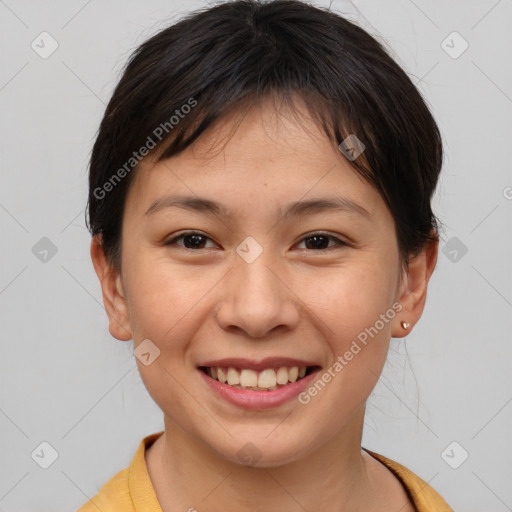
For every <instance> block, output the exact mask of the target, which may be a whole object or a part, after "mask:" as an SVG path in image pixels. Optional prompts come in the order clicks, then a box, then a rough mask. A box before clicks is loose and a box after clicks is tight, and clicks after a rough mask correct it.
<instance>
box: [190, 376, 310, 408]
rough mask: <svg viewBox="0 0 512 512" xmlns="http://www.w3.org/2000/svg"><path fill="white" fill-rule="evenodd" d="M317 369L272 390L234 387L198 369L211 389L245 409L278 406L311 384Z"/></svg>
mask: <svg viewBox="0 0 512 512" xmlns="http://www.w3.org/2000/svg"><path fill="white" fill-rule="evenodd" d="M318 371H319V370H316V371H314V372H313V373H311V374H309V375H308V376H306V377H304V378H302V379H300V380H298V381H296V382H291V383H289V384H287V385H286V386H284V387H282V388H279V389H274V390H272V391H252V390H244V389H238V388H234V387H233V386H230V385H229V384H223V383H222V382H219V381H218V380H215V379H212V378H211V377H208V375H206V373H204V372H203V371H201V370H198V372H199V373H200V374H201V377H202V378H203V379H204V381H205V382H206V384H208V386H210V388H211V389H213V390H214V391H215V392H216V393H218V394H219V395H220V396H221V397H222V398H224V399H225V400H227V401H228V402H230V403H232V404H233V405H237V406H239V407H243V408H245V409H270V408H271V407H278V406H280V405H282V404H284V403H286V402H288V401H289V400H292V399H293V398H295V397H297V396H298V395H300V393H302V392H303V391H305V390H306V389H307V388H308V387H309V386H310V385H311V381H312V380H313V379H314V378H315V375H316V374H317V373H318Z"/></svg>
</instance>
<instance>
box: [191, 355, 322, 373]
mask: <svg viewBox="0 0 512 512" xmlns="http://www.w3.org/2000/svg"><path fill="white" fill-rule="evenodd" d="M201 366H208V367H210V368H211V367H217V368H219V367H220V368H246V369H248V370H255V371H259V370H265V369H266V368H281V367H283V366H286V367H292V366H297V367H299V368H300V367H302V366H319V365H318V364H317V363H315V362H313V361H304V360H301V359H293V358H291V357H266V358H265V359H260V360H254V359H245V358H239V357H228V358H226V359H216V360H214V361H205V362H204V363H201V364H200V365H199V367H201Z"/></svg>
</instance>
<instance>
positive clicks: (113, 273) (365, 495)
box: [91, 101, 438, 512]
mask: <svg viewBox="0 0 512 512" xmlns="http://www.w3.org/2000/svg"><path fill="white" fill-rule="evenodd" d="M301 113H302V114H303V115H302V118H301V120H300V122H298V120H297V119H296V118H295V117H293V116H292V115H291V114H290V113H289V112H287V111H286V109H284V108H281V109H280V110H279V115H276V107H275V104H274V103H272V102H270V101H263V102H261V103H260V104H258V105H257V106H255V107H253V108H251V109H250V110H249V111H248V112H247V113H246V114H245V116H244V117H243V119H242V120H241V122H240V123H239V124H238V126H237V128H236V130H234V129H233V128H232V126H233V123H234V122H236V121H238V120H240V118H239V117H237V116H236V115H235V113H233V114H230V115H229V116H226V117H224V118H223V119H222V120H220V121H219V122H218V123H217V125H216V126H215V128H214V129H211V130H209V131H208V132H207V133H206V134H204V135H203V136H202V137H201V138H200V139H198V140H197V141H196V142H195V143H194V144H193V145H192V146H191V147H189V148H188V149H187V150H186V151H185V152H183V153H181V154H179V155H177V156H175V157H173V158H171V159H168V160H165V161H162V162H159V163H156V162H155V161H154V160H150V159H148V158H147V159H146V160H145V161H143V162H142V163H141V166H140V168H139V169H137V173H138V174H137V175H136V180H135V181H134V182H133V183H132V186H131V188H130V190H129V194H128V197H127V202H126V206H125V212H124V218H123V231H122V253H121V254H122V271H121V272H119V271H118V270H116V269H115V268H113V267H112V266H111V265H110V263H109V261H108V260H107V258H106V257H105V254H104V252H103V250H102V248H101V243H100V242H101V239H100V238H99V237H94V238H93V240H92V244H91V256H92V260H93V264H94V268H95V270H96V273H97V275H98V277H99V280H100V282H101V287H102V292H103V300H104V304H105V308H106V311H107V314H108V317H109V330H110V333H111V334H112V336H114V337H115V338H117V339H119V340H123V341H128V340H130V339H133V341H134V347H137V346H138V345H139V344H140V343H141V342H142V341H143V340H145V339H150V340H151V341H152V342H153V343H154V344H155V345H156V346H157V347H158V348H159V350H160V356H159V357H158V358H157V359H155V361H154V362H153V363H152V364H151V365H149V366H145V365H143V364H142V363H141V362H140V361H139V360H137V364H138V366H139V371H140V374H141V377H142V379H143V381H144V384H145V386H146V387H147V389H148V392H149V393H150V395H151V396H152V398H153V399H154V400H155V402H156V403H157V404H158V406H159V407H160V408H161V409H162V411H163V413H164V422H165V433H164V435H163V436H162V437H161V438H159V439H158V440H157V441H156V442H155V443H154V444H153V445H152V446H151V447H150V448H149V449H148V450H147V452H146V462H147V466H148V471H149V474H150V477H151V480H152V483H153V486H154V488H155V492H156V494H157V497H158V500H159V501H160V503H161V506H162V509H163V510H164V511H171V510H188V509H189V508H191V507H196V508H197V509H199V510H201V511H209V512H220V511H225V510H235V509H236V510H239V511H249V510H251V511H260V510H261V511H263V510H266V511H269V510H270V511H280V510H287V511H303V510H325V511H327V512H329V511H332V512H334V511H339V510H351V511H359V510H361V511H362V510H364V511H365V512H371V511H377V510H378V511H380V512H382V511H385V510H389V511H394V512H396V511H398V510H400V511H401V512H407V511H411V510H414V509H413V507H412V505H411V503H410V502H409V500H408V498H407V496H406V493H405V491H404V490H403V488H402V486H401V484H400V483H399V481H398V480H397V479H396V478H395V477H394V475H393V474H392V473H391V472H390V471H389V470H388V469H387V468H386V467H385V466H384V465H382V464H381V463H380V462H378V461H376V460H375V459H374V458H373V457H371V456H369V455H368V454H366V453H365V452H363V451H362V450H361V438H362V429H363V420H364V409H365V403H366V400H367V398H368V396H369V394H370V392H371V390H372V389H373V387H374V386H375V384H376V382H377V380H378V377H379V376H380V373H381V371H382V368H383V365H384V363H385V360H386V355H387V351H388V347H389V342H390V338H391V337H392V336H393V337H395V338H399V337H403V336H405V335H406V334H408V333H410V331H411V329H412V328H413V327H414V325H415V323H416V322H417V321H418V320H419V318H420V317H421V314H422V312H423V308H424V304H425V299H426V293H427V285H428V281H429V278H430V276H431V274H432V272H433V270H434V267H435V264H436V259H437V250H438V243H437V242H431V243H429V244H428V245H427V246H426V247H425V248H424V250H423V251H422V252H421V253H420V254H418V255H417V256H416V257H414V258H411V260H410V263H409V270H408V271H407V272H406V271H405V270H404V269H403V268H402V266H401V263H400V259H399V252H398V245H397V239H396V234H395V226H394V220H393V218H392V216H391V214H390V212H389V210H388V209H387V206H386V204H385V202H384V200H383V199H382V197H381V196H380V195H379V193H378V192H377V191H376V190H375V189H373V188H372V186H371V185H369V184H368V183H367V182H366V181H364V179H362V178H361V177H360V176H359V175H358V174H357V173H356V172H355V171H354V169H353V168H352V167H351V164H350V162H349V161H348V160H347V159H345V157H344V156H343V155H342V154H341V152H340V151H339V150H338V149H337V148H336V147H333V146H332V144H331V143H330V142H329V141H328V140H327V139H326V137H325V134H324V133H323V132H321V131H320V130H319V128H318V127H317V126H316V125H315V124H314V123H313V121H312V120H311V119H309V118H308V117H307V114H306V111H305V109H304V108H302V110H301ZM367 150H368V148H367ZM170 194H183V195H187V196H199V197H206V198H209V199H213V200H215V201H217V202H220V203H222V204H223V205H224V206H225V208H227V209H228V210H229V211H231V212H232V213H233V217H232V218H223V217H221V216H219V215H213V214H208V213H205V212H193V211H189V210H185V209H180V208H168V209H162V210H160V211H159V212H158V213H155V214H153V215H145V212H146V210H147V209H148V208H149V206H150V205H151V204H152V203H153V201H155V200H156V199H158V198H160V197H163V196H166V195H170ZM333 195H343V196H345V197H348V198H350V199H351V200H352V201H354V202H356V203H358V204H359V205H361V206H363V207H364V208H365V209H367V210H368V212H369V214H370V217H369V219H367V218H365V217H364V216H363V215H360V214H358V213H355V212H350V211H322V212H317V213H314V214H311V215H308V216H305V217H303V218H293V217H291V218H283V217H281V215H280V213H281V212H282V211H284V209H285V208H286V205H287V204H288V203H290V202H293V201H298V200H305V199H311V198H313V197H315V198H318V197H332V196H333ZM184 230H194V231H199V232H200V233H201V234H203V235H204V236H205V237H207V238H205V239H200V241H201V242H202V245H200V247H202V248H200V249H195V248H193V247H194V245H193V240H192V243H191V241H190V238H188V239H183V238H182V239H179V240H178V241H177V242H175V245H167V246H166V245H164V243H165V242H166V241H169V240H172V239H173V238H175V237H176V236H178V235H179V234H182V232H183V231H184ZM318 231H328V232H329V234H331V235H333V236H335V237H337V238H339V239H340V240H344V241H350V242H351V243H352V246H348V245H337V242H336V241H335V240H334V239H330V238H327V239H322V240H324V242H323V243H324V244H325V245H322V246H321V247H322V248H326V247H328V248H326V249H324V250H321V249H316V248H315V246H311V245H309V244H307V242H308V240H309V241H311V239H310V238H307V237H305V235H308V236H311V233H312V232H313V233H314V232H318ZM248 236H251V237H253V238H254V239H255V240H256V241H257V242H258V243H259V245H260V246H261V248H262V249H263V252H262V254H261V255H260V256H259V257H258V258H257V259H256V260H255V261H253V262H252V263H247V262H246V261H245V260H244V259H243V258H241V257H240V256H239V255H238V254H237V252H236V248H237V246H238V245H239V244H240V243H241V242H242V241H243V240H244V239H245V238H246V237H248ZM186 242H188V243H189V245H188V247H192V249H186V248H185V247H184V244H185V243H186ZM194 251H195V252H194ZM401 278H402V279H401ZM397 302H399V303H400V304H401V305H402V310H401V311H400V312H399V313H397V314H396V316H395V317H394V318H393V319H392V320H390V321H389V323H386V324H385V326H384V328H383V329H381V330H380V331H379V333H378V335H376V336H374V337H373V338H372V339H371V341H370V342H369V343H368V344H367V345H366V346H365V347H364V348H363V349H362V350H361V351H360V352H359V353H358V354H357V355H356V356H354V358H353V359H352V360H351V361H350V362H349V363H348V364H347V365H346V366H345V367H344V368H343V371H341V372H339V373H338V374H337V375H336V377H335V378H333V379H332V380H331V382H330V383H329V384H328V385H327V386H326V387H325V388H324V389H323V390H322V391H321V392H320V393H319V394H318V395H317V396H316V397H315V398H314V399H312V400H311V401H310V403H308V404H307V405H302V404H300V403H299V402H298V401H297V400H296V399H293V400H291V401H289V402H287V403H286V404H284V405H281V406H279V407H276V408H271V409H266V410H257V411H247V410H243V409H241V408H239V407H237V406H234V405H232V404H229V403H227V402H225V401H224V400H223V399H221V398H219V397H218V396H217V395H215V394H214V393H213V392H212V391H210V389H209V387H207V386H206V385H205V383H204V382H203V379H202V378H200V375H199V374H198V369H197V366H198V365H199V364H200V363H201V362H204V361H206V360H208V359H220V358H224V357H245V358H249V359H255V360H259V359H263V358H265V357H270V356H285V357H286V356H287V357H295V358H298V359H305V360H311V361H315V362H317V364H318V365H320V366H321V367H322V369H324V370H326V369H328V368H329V367H331V366H332V365H333V363H334V361H335V360H336V358H337V357H338V356H339V355H343V354H344V353H345V352H346V351H347V350H348V349H349V347H350V344H351V343H352V341H353V340H354V339H356V338H357V335H358V334H359V333H361V332H362V331H364V329H365V327H369V326H372V325H374V324H375V322H376V320H378V319H379V315H381V314H383V313H385V312H386V311H388V310H389V309H390V308H392V305H393V304H394V303H397ZM401 321H406V322H409V324H410V327H409V329H408V330H407V331H406V330H404V329H403V328H402V326H401V325H400V322H401ZM248 442H251V443H252V444H253V445H255V446H256V447H257V449H258V451H259V454H260V459H259V460H258V461H257V462H256V464H255V465H253V466H252V467H251V466H245V465H244V464H243V463H242V462H241V460H239V457H238V455H237V452H238V451H239V450H240V449H241V448H242V447H243V446H244V445H246V443H248Z"/></svg>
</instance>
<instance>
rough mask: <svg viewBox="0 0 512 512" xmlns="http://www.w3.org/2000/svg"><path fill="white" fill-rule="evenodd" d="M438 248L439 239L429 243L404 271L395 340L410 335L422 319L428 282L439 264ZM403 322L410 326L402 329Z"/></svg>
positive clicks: (393, 331)
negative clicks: (400, 307)
mask: <svg viewBox="0 0 512 512" xmlns="http://www.w3.org/2000/svg"><path fill="white" fill-rule="evenodd" d="M438 248H439V240H438V239H436V240H432V241H429V242H428V243H427V244H426V245H425V247H424V248H423V249H422V250H421V252H420V253H419V254H417V255H416V256H414V257H412V258H410V259H409V268H408V270H405V269H404V271H403V272H404V275H403V282H402V284H401V286H400V291H399V293H398V302H400V304H401V305H402V310H401V311H400V313H399V314H398V315H396V316H395V318H394V319H393V323H392V328H391V329H392V330H391V336H392V337H393V338H402V337H404V336H406V335H407V334H410V332H411V331H412V329H413V327H414V326H415V324H416V323H417V322H418V320H419V319H420V317H421V315H422V313H423V309H424V307H425V301H426V299H427V287H428V282H429V280H430V277H431V275H432V272H433V271H434V268H435V266H436V263H437V253H438ZM402 322H406V323H408V324H409V326H408V327H407V329H404V328H403V327H402Z"/></svg>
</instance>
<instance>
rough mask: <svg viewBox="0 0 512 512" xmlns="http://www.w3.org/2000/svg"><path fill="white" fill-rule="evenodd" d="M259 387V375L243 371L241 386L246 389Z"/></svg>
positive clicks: (251, 371)
mask: <svg viewBox="0 0 512 512" xmlns="http://www.w3.org/2000/svg"><path fill="white" fill-rule="evenodd" d="M230 384H231V383H230ZM257 385H258V374H257V373H256V372H255V371H254V370H246V369H243V370H242V371H241V372H240V386H242V387H244V388H254V387H256V386H257Z"/></svg>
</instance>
